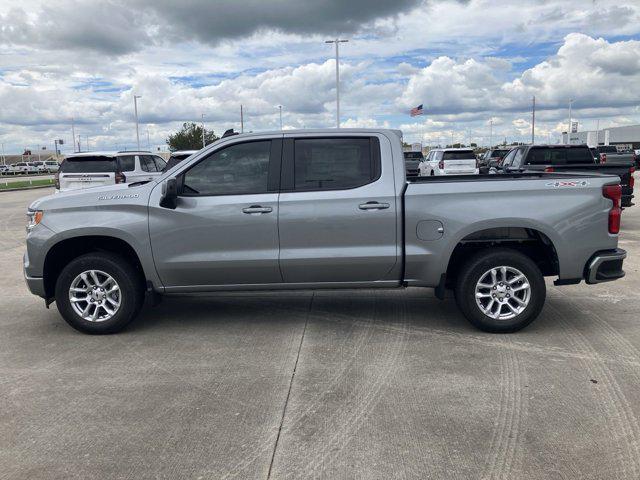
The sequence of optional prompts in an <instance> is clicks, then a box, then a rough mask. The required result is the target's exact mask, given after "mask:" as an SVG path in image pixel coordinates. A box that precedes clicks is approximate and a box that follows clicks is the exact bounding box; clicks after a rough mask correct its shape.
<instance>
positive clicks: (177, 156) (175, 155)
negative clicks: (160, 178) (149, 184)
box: [164, 150, 198, 170]
mask: <svg viewBox="0 0 640 480" xmlns="http://www.w3.org/2000/svg"><path fill="white" fill-rule="evenodd" d="M197 151H198V150H176V151H175V152H171V155H170V156H169V161H168V162H167V166H166V167H165V168H164V169H165V170H171V169H172V168H173V167H175V166H176V165H177V164H179V163H180V162H181V161H183V160H186V159H187V158H189V157H190V156H191V155H193V154H194V153H196V152H197Z"/></svg>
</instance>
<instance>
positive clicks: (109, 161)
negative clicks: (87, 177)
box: [60, 156, 116, 173]
mask: <svg viewBox="0 0 640 480" xmlns="http://www.w3.org/2000/svg"><path fill="white" fill-rule="evenodd" d="M60 171H61V172H62V173H105V172H115V171H116V159H115V158H110V157H101V156H96V157H78V158H66V159H65V160H64V161H63V162H62V165H60Z"/></svg>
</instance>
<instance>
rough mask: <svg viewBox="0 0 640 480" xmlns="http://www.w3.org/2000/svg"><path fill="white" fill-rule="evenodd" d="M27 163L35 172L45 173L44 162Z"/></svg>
mask: <svg viewBox="0 0 640 480" xmlns="http://www.w3.org/2000/svg"><path fill="white" fill-rule="evenodd" d="M29 165H30V166H31V167H32V168H33V170H34V172H35V173H47V167H46V165H45V164H44V162H41V161H37V162H30V163H29Z"/></svg>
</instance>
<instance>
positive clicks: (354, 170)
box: [279, 135, 404, 284]
mask: <svg viewBox="0 0 640 480" xmlns="http://www.w3.org/2000/svg"><path fill="white" fill-rule="evenodd" d="M284 142H285V143H284V150H283V166H282V181H281V193H280V201H279V217H280V220H279V234H280V269H281V271H282V275H283V279H284V281H285V282H286V283H298V284H299V283H313V284H319V283H333V284H335V283H375V282H384V281H395V282H396V283H397V280H398V278H395V279H393V278H391V277H393V275H392V271H393V268H394V266H395V265H396V262H397V259H398V255H399V252H398V248H397V242H398V241H401V240H400V239H398V238H397V229H396V215H397V209H398V208H399V207H398V205H397V204H396V193H395V184H394V180H393V179H394V173H393V172H392V171H391V170H390V168H391V167H390V165H391V163H390V162H391V149H390V143H389V140H388V139H387V138H386V137H384V136H372V135H360V136H353V135H351V136H350V135H345V136H335V135H334V136H332V137H325V138H323V137H314V136H300V135H298V136H296V135H293V136H292V135H285V140H284ZM381 149H384V152H385V155H386V158H387V159H389V163H388V164H386V165H388V168H389V170H387V171H385V172H383V171H382V163H381ZM397 161H398V162H403V159H402V158H399V159H397ZM403 165H404V163H403Z"/></svg>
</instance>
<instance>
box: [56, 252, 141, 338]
mask: <svg viewBox="0 0 640 480" xmlns="http://www.w3.org/2000/svg"><path fill="white" fill-rule="evenodd" d="M55 298H56V306H57V307H58V311H59V312H60V314H61V315H62V317H63V318H64V319H65V321H66V322H67V323H68V324H69V325H71V326H72V327H73V328H75V329H76V330H78V331H80V332H83V333H89V334H108V333H116V332H119V331H121V330H122V329H124V328H125V327H126V326H127V325H128V324H129V323H130V322H131V321H132V320H133V319H134V318H136V316H137V315H138V313H139V312H140V308H142V304H143V301H144V288H143V282H142V279H141V276H140V273H139V272H138V271H137V270H136V269H135V268H134V267H133V266H132V265H131V264H130V263H129V262H127V261H126V260H125V259H124V258H122V257H120V256H119V255H115V254H112V253H106V252H105V253H103V252H100V253H88V254H86V255H82V256H80V257H78V258H76V259H74V260H72V261H71V262H69V264H68V265H67V266H66V267H65V268H64V269H63V270H62V272H61V273H60V275H59V277H58V279H57V281H56V291H55Z"/></svg>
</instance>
